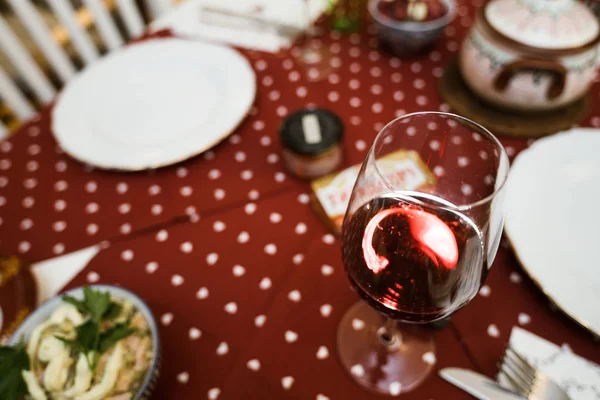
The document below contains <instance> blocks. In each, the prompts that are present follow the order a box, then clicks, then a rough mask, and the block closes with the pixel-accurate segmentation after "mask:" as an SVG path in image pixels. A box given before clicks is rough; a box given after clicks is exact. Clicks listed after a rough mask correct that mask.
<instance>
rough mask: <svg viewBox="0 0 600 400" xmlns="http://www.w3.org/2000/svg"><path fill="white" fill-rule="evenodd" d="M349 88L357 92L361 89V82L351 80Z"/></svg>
mask: <svg viewBox="0 0 600 400" xmlns="http://www.w3.org/2000/svg"><path fill="white" fill-rule="evenodd" d="M348 87H349V88H350V89H352V90H356V89H358V88H359V87H360V81H359V80H358V79H350V81H349V82H348Z"/></svg>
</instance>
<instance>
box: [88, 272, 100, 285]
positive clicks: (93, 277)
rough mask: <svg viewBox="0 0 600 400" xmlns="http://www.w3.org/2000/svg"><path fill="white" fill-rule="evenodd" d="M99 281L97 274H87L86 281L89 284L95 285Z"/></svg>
mask: <svg viewBox="0 0 600 400" xmlns="http://www.w3.org/2000/svg"><path fill="white" fill-rule="evenodd" d="M99 280H100V275H98V273H97V272H93V271H92V272H89V273H88V274H87V281H88V282H90V283H96V282H98V281H99Z"/></svg>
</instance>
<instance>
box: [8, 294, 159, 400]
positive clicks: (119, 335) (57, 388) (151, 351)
mask: <svg viewBox="0 0 600 400" xmlns="http://www.w3.org/2000/svg"><path fill="white" fill-rule="evenodd" d="M159 364H160V340H159V336H158V329H157V325H156V322H155V320H154V317H153V315H152V312H151V311H150V309H149V308H148V306H147V305H146V304H145V303H144V302H143V301H142V300H141V299H140V298H139V297H138V296H136V295H135V294H133V293H131V292H130V291H128V290H125V289H123V288H120V287H116V286H108V285H93V286H85V287H81V288H77V289H73V290H70V291H68V292H66V293H64V294H62V295H60V296H56V297H54V298H52V299H50V300H48V301H47V302H46V303H44V304H43V305H41V306H40V307H39V308H38V309H37V310H35V311H34V312H33V313H32V314H31V315H30V316H29V317H28V318H27V319H26V320H25V321H24V322H23V323H22V324H21V325H20V326H19V328H18V329H17V330H16V331H15V333H14V334H13V335H12V336H11V338H10V340H9V342H8V346H4V347H0V381H3V384H0V398H1V399H7V400H22V399H26V400H30V399H31V400H104V399H106V400H142V399H147V398H149V396H150V393H151V391H152V390H153V388H154V385H155V383H156V380H157V378H158V373H159V367H160V366H159Z"/></svg>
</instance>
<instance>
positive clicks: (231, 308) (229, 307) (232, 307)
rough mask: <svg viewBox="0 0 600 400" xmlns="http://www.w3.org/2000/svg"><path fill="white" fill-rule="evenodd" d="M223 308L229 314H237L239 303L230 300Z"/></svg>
mask: <svg viewBox="0 0 600 400" xmlns="http://www.w3.org/2000/svg"><path fill="white" fill-rule="evenodd" d="M223 309H224V310H225V312H226V313H228V314H235V313H236V312H237V311H238V305H237V303H235V302H233V301H230V302H229V303H227V304H225V306H224V307H223Z"/></svg>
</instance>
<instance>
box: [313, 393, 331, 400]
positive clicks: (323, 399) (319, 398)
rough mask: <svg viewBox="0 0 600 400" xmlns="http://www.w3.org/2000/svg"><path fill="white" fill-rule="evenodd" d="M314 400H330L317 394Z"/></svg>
mask: <svg viewBox="0 0 600 400" xmlns="http://www.w3.org/2000/svg"><path fill="white" fill-rule="evenodd" d="M315 399H316V400H330V399H329V397H327V396H325V395H324V394H321V393H319V394H317V397H315Z"/></svg>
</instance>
